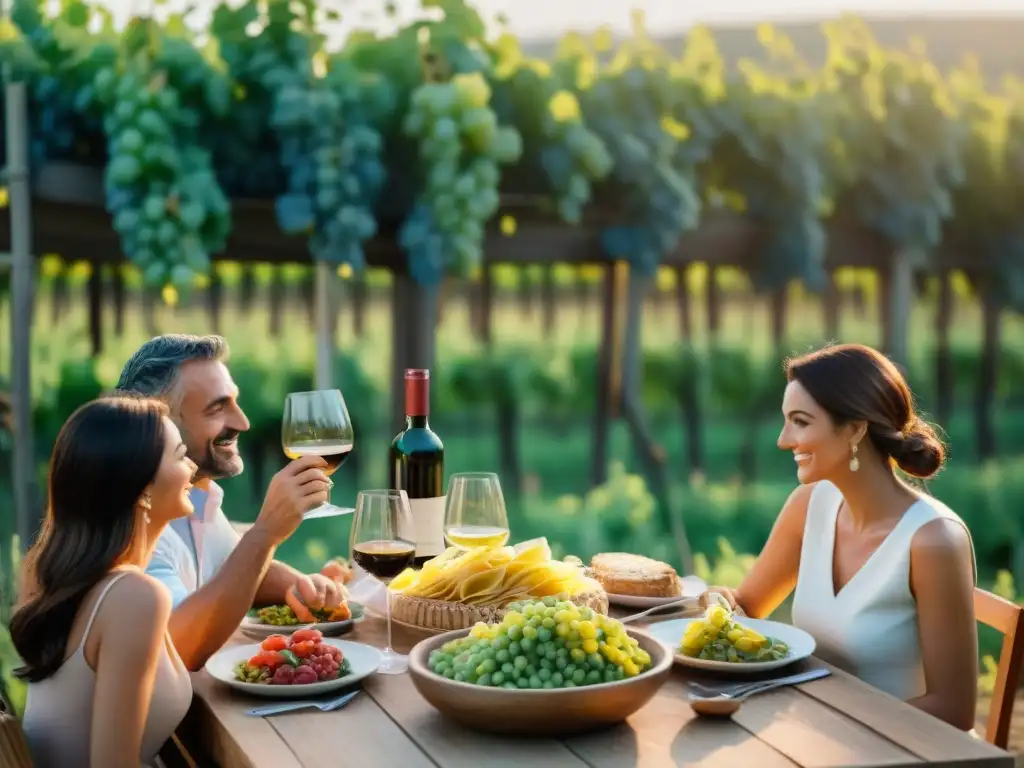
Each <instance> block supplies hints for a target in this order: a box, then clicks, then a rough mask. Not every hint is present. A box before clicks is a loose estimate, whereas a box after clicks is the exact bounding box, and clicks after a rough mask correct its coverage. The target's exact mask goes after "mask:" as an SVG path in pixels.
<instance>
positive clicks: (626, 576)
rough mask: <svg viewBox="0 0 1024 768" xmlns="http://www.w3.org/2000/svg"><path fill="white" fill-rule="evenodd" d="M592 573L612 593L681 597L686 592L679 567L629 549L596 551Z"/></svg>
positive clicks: (591, 563) (591, 567) (591, 568)
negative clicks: (680, 578) (683, 590)
mask: <svg viewBox="0 0 1024 768" xmlns="http://www.w3.org/2000/svg"><path fill="white" fill-rule="evenodd" d="M589 575H590V577H591V578H592V579H594V580H595V581H596V582H597V583H599V584H600V585H601V586H602V587H604V589H605V591H606V592H607V593H608V594H610V595H630V596H632V597H679V596H680V595H681V594H682V585H681V584H680V581H679V576H678V574H676V571H675V568H673V567H672V566H671V565H669V564H668V563H663V562H661V561H660V560H652V559H651V558H649V557H644V556H643V555H633V554H630V553H628V552H605V553H602V554H600V555H594V557H593V558H592V559H591V561H590V569H589Z"/></svg>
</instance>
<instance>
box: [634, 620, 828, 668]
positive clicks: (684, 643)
mask: <svg viewBox="0 0 1024 768" xmlns="http://www.w3.org/2000/svg"><path fill="white" fill-rule="evenodd" d="M647 631H648V632H649V633H650V634H652V635H654V636H655V637H656V638H658V639H659V640H660V641H661V642H663V643H665V644H666V645H668V646H669V647H671V648H673V649H674V650H675V661H676V663H677V664H680V665H682V666H686V667H694V668H696V669H706V670H715V671H717V672H729V673H734V674H753V673H755V672H765V671H767V670H772V669H778V668H779V667H785V666H788V665H789V664H793V663H795V662H797V661H801V660H802V659H806V658H807V657H808V656H811V655H812V654H813V653H814V649H815V647H816V645H815V642H814V638H813V637H812V636H811V635H809V634H808V633H807V632H804V631H803V630H802V629H798V628H797V627H793V626H790V625H789V624H782V623H780V622H777V621H767V620H764V619H749V618H747V617H745V616H744V617H741V620H738V619H737V617H736V616H735V615H734V614H732V613H731V612H730V611H729V610H728V609H727V608H725V607H723V606H722V605H718V604H716V605H712V606H709V607H708V609H707V610H706V611H705V612H704V615H703V616H699V617H697V618H692V619H676V620H675V621H665V622H661V623H659V624H654V625H652V626H650V627H649V628H648V629H647Z"/></svg>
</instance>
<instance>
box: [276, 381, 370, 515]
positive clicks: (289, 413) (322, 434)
mask: <svg viewBox="0 0 1024 768" xmlns="http://www.w3.org/2000/svg"><path fill="white" fill-rule="evenodd" d="M354 446H355V434H354V433H353V431H352V419H351V418H349V415H348V408H347V407H346V406H345V398H344V397H342V396H341V392H340V391H339V390H337V389H322V390H317V391H315V392H292V393H291V394H290V395H288V397H287V398H286V399H285V401H284V418H283V419H282V421H281V447H282V448H283V449H284V453H285V456H287V457H288V458H289V459H297V458H299V457H300V456H309V455H313V456H319V457H321V458H322V459H323V460H324V461H326V462H327V468H326V469H325V470H324V473H325V474H326V475H328V476H330V475H333V474H334V473H335V472H336V471H337V470H338V468H339V467H341V465H342V464H344V463H345V460H346V459H347V458H348V457H349V456H351V455H352V449H353V447H354ZM327 493H328V495H327V501H326V502H325V503H323V504H321V505H320V506H319V507H316V508H315V509H311V510H309V511H308V512H306V514H305V515H304V516H303V519H309V518H311V517H332V516H334V515H340V514H346V513H349V512H351V511H352V510H351V509H344V508H342V507H336V506H334V505H333V504H331V503H330V491H328V492H327Z"/></svg>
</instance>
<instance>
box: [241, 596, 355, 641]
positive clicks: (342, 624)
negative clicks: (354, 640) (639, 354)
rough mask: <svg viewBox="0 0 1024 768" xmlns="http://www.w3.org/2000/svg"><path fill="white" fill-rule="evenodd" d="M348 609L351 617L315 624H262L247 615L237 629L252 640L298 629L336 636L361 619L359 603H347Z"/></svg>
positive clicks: (288, 633) (326, 635)
mask: <svg viewBox="0 0 1024 768" xmlns="http://www.w3.org/2000/svg"><path fill="white" fill-rule="evenodd" d="M349 609H350V610H351V611H352V618H350V619H345V620H344V621H323V622H318V623H316V624H288V625H284V626H282V625H280V624H264V623H263V622H262V621H260V620H259V619H258V618H257V617H256V616H252V615H248V616H246V617H245V618H244V619H242V624H241V626H240V627H239V629H241V630H242V634H243V635H245V636H246V637H251V638H252V639H253V640H263V639H264V638H266V637H270V636H271V635H290V634H291V633H292V632H295V631H296V630H299V629H319V630H320V631H321V632H323V634H324V637H337V636H338V635H343V634H345V633H346V632H348V631H349V630H350V629H351V628H352V627H353V626H354V625H355V623H356V622H359V621H362V620H363V618H364V616H365V613H364V611H363V606H361V605H359V603H352V602H350V603H349Z"/></svg>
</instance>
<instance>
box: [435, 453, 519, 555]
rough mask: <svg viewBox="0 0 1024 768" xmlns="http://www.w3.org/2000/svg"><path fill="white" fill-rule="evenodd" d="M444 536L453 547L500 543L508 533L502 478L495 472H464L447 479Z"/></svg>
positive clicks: (496, 545) (498, 545)
mask: <svg viewBox="0 0 1024 768" xmlns="http://www.w3.org/2000/svg"><path fill="white" fill-rule="evenodd" d="M444 537H445V538H446V539H447V540H448V543H449V544H450V545H451V546H453V547H458V548H459V549H462V550H470V549H473V548H474V547H501V546H504V545H505V542H507V541H508V537H509V528H508V515H507V513H506V511H505V497H504V496H503V495H502V493H501V482H500V481H499V480H498V476H497V475H496V474H494V473H493V472H461V473H457V474H454V475H452V476H451V479H450V480H449V481H448V496H447V498H446V500H445V511H444Z"/></svg>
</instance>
